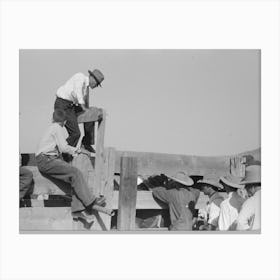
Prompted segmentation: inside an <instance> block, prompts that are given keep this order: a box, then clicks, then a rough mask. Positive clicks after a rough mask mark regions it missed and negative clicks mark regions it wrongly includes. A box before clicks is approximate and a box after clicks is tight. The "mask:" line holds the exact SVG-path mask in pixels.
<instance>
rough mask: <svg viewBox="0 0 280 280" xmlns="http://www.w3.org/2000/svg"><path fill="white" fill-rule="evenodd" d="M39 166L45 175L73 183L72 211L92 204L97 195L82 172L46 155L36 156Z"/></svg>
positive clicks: (80, 209) (83, 208)
mask: <svg viewBox="0 0 280 280" xmlns="http://www.w3.org/2000/svg"><path fill="white" fill-rule="evenodd" d="M36 161H37V166H38V169H39V171H40V172H41V173H42V174H43V175H47V176H49V177H51V178H54V179H59V180H61V181H63V182H66V183H69V184H71V187H72V204H71V207H72V212H77V211H82V210H85V209H87V207H89V206H91V205H92V203H93V202H94V200H95V199H96V197H95V196H94V195H93V194H92V193H91V192H90V190H89V188H88V185H87V183H86V181H85V179H84V176H83V174H82V172H81V171H80V170H79V169H78V168H76V167H74V166H72V165H70V164H69V163H67V162H65V161H63V160H61V159H59V158H52V157H49V156H45V155H42V154H40V155H38V156H36Z"/></svg>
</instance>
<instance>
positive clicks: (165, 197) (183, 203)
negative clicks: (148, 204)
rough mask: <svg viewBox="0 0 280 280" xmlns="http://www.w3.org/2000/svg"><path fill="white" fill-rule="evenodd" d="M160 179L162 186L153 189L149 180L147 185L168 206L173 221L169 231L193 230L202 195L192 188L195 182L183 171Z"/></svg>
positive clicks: (162, 176)
mask: <svg viewBox="0 0 280 280" xmlns="http://www.w3.org/2000/svg"><path fill="white" fill-rule="evenodd" d="M158 178H159V179H160V178H161V179H162V183H163V184H162V185H161V186H156V187H152V188H151V181H150V182H149V180H147V181H148V182H147V183H148V184H147V185H148V187H150V188H151V189H152V191H153V196H154V197H155V198H156V199H159V200H160V201H161V202H164V203H166V204H168V207H169V214H170V221H171V225H170V227H169V229H170V230H192V226H193V215H194V210H195V209H194V208H195V204H196V202H197V200H198V197H199V193H200V192H199V190H197V189H195V188H192V187H190V186H191V185H193V180H192V179H191V178H190V177H189V176H188V175H187V174H186V173H185V172H182V171H181V172H178V173H176V174H175V175H174V176H172V177H169V178H168V179H167V178H166V179H164V175H160V177H158ZM151 180H155V179H151ZM149 184H150V186H149Z"/></svg>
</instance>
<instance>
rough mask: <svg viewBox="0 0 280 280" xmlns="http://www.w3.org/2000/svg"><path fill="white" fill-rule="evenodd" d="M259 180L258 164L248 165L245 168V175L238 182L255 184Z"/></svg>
mask: <svg viewBox="0 0 280 280" xmlns="http://www.w3.org/2000/svg"><path fill="white" fill-rule="evenodd" d="M260 182H261V167H260V166H259V165H250V166H247V167H246V169H245V177H244V178H243V179H242V180H241V182H240V184H242V185H246V184H257V183H260Z"/></svg>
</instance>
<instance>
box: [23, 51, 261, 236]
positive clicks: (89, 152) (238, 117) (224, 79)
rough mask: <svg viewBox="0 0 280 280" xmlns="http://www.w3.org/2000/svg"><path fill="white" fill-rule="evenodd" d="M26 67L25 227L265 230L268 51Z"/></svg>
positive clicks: (45, 54) (45, 59) (37, 57)
mask: <svg viewBox="0 0 280 280" xmlns="http://www.w3.org/2000/svg"><path fill="white" fill-rule="evenodd" d="M19 63H20V73H19V74H20V77H19V79H20V89H19V90H20V92H19V95H20V96H19V101H20V102H19V112H20V134H19V137H20V141H19V144H20V147H19V149H20V151H21V152H20V186H19V197H20V200H19V202H20V209H19V230H20V232H27V231H59V230H65V231H70V232H75V231H88V232H95V231H104V232H105V231H111V232H117V231H128V232H129V231H140V232H143V231H160V232H165V233H169V232H177V231H184V232H189V231H196V232H200V231H216V232H223V233H225V232H228V231H239V232H251V233H259V232H260V231H261V145H260V144H261V143H260V132H261V124H260V106H261V104H260V93H261V92H260V84H261V81H260V78H261V76H260V71H261V51H260V50H254V49H252V50H187V49H185V50H172V49H171V50H148V49H147V50H144V49H142V50H20V53H19ZM42 85H43V86H42Z"/></svg>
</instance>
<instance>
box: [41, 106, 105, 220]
mask: <svg viewBox="0 0 280 280" xmlns="http://www.w3.org/2000/svg"><path fill="white" fill-rule="evenodd" d="M65 122H66V113H65V111H63V110H59V109H56V110H55V111H54V113H53V123H52V124H51V126H50V127H49V128H48V130H47V131H46V133H45V135H44V136H43V138H42V140H41V142H40V144H39V148H38V151H37V153H36V161H37V165H38V169H39V171H40V172H41V173H42V174H43V175H45V176H46V177H51V178H54V179H59V180H62V181H64V182H66V183H69V184H71V186H72V188H73V189H72V191H73V195H72V205H71V206H72V215H73V217H78V218H81V219H83V220H85V221H86V222H88V223H90V222H92V221H93V220H94V215H92V213H91V210H92V206H93V205H94V204H95V205H98V206H103V205H104V204H105V198H104V197H95V196H94V195H93V194H92V193H91V192H90V189H89V187H88V185H87V183H86V181H85V179H84V177H83V174H82V172H81V171H80V170H79V169H78V168H76V167H74V166H72V165H70V164H69V163H67V162H65V161H63V160H61V158H60V154H61V153H68V154H70V155H72V156H75V155H77V154H79V153H81V152H83V153H88V152H87V151H86V150H84V149H78V148H76V147H72V146H70V145H68V144H67V142H66V139H65V138H64V133H63V126H64V124H65Z"/></svg>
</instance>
